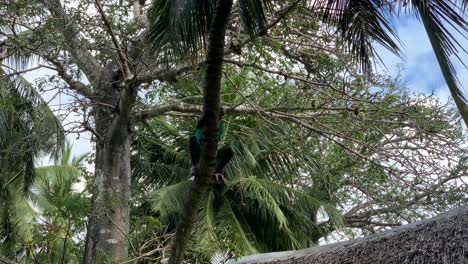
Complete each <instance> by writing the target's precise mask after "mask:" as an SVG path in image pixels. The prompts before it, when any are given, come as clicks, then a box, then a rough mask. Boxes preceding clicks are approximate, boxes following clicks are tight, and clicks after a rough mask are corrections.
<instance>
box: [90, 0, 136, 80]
mask: <svg viewBox="0 0 468 264" xmlns="http://www.w3.org/2000/svg"><path fill="white" fill-rule="evenodd" d="M95 3H96V6H97V8H98V10H99V13H100V14H101V18H102V21H103V22H104V26H105V27H106V29H107V32H108V33H109V35H110V36H111V39H112V43H113V44H114V46H115V48H116V50H117V55H118V57H119V61H120V68H121V69H122V72H123V74H124V82H126V81H128V80H131V79H133V74H132V73H131V71H130V68H129V67H128V60H127V56H126V55H125V54H124V52H123V50H122V48H121V47H120V44H119V40H118V39H117V37H116V36H115V34H114V31H113V30H112V25H111V24H110V22H109V20H108V19H107V17H106V14H104V10H103V8H102V5H101V2H99V0H95Z"/></svg>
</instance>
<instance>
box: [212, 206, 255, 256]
mask: <svg viewBox="0 0 468 264" xmlns="http://www.w3.org/2000/svg"><path fill="white" fill-rule="evenodd" d="M222 213H223V218H222V222H221V223H220V224H221V225H222V226H223V227H224V228H226V229H227V232H228V233H227V234H229V236H230V240H231V241H230V242H229V244H230V245H232V246H233V247H234V248H235V250H236V251H237V252H238V254H241V255H252V254H256V253H259V250H258V248H257V245H255V243H254V242H253V241H252V238H253V237H254V236H253V234H252V233H251V232H249V231H250V230H249V227H248V225H245V224H244V225H243V224H242V223H241V222H240V221H239V219H238V218H237V216H236V214H235V212H234V211H233V209H232V207H231V204H230V202H227V203H226V205H225V207H224V208H223V212H222Z"/></svg>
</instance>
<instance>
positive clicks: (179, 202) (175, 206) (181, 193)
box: [150, 181, 192, 221]
mask: <svg viewBox="0 0 468 264" xmlns="http://www.w3.org/2000/svg"><path fill="white" fill-rule="evenodd" d="M191 186H192V181H183V182H179V183H176V184H174V185H170V186H167V187H164V188H161V189H158V190H156V191H154V192H153V193H152V194H151V195H150V196H151V198H150V200H151V203H152V208H153V210H154V211H156V212H159V213H160V215H161V218H162V219H163V220H165V221H174V220H176V219H177V217H178V216H179V214H180V213H181V212H182V210H183V208H184V205H185V203H186V202H187V201H188V197H189V192H190V187H191Z"/></svg>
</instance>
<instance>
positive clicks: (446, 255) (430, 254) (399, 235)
mask: <svg viewBox="0 0 468 264" xmlns="http://www.w3.org/2000/svg"><path fill="white" fill-rule="evenodd" d="M467 227H468V205H465V206H463V207H460V208H457V209H453V210H451V211H449V212H447V213H445V214H442V215H439V216H437V217H434V218H431V219H427V220H423V221H418V222H415V223H412V224H409V225H405V226H401V227H397V228H394V229H391V230H388V231H384V232H381V233H377V234H374V235H370V236H367V237H363V238H358V239H353V240H349V241H345V242H341V243H335V244H330V245H325V246H320V247H315V248H310V249H305V250H297V251H286V252H276V253H266V254H258V255H252V256H247V257H243V258H241V259H239V260H237V261H235V260H230V261H228V262H227V264H260V263H263V264H267V263H268V264H293V263H294V264H302V263H304V264H305V263H307V264H319V263H320V264H335V263H336V264H338V263H339V264H375V263H382V264H405V263H407V264H410V263H411V264H430V263H447V264H466V263H468V228H467Z"/></svg>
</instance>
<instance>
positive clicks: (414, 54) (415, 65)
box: [378, 16, 468, 101]
mask: <svg viewBox="0 0 468 264" xmlns="http://www.w3.org/2000/svg"><path fill="white" fill-rule="evenodd" d="M396 32H397V34H398V36H399V37H400V40H401V42H402V44H403V47H402V53H403V60H402V59H400V58H398V57H397V56H395V55H393V54H392V53H390V52H389V51H387V50H385V49H383V48H380V49H379V50H378V52H379V54H380V55H381V57H382V60H383V61H384V63H385V66H386V68H387V69H388V72H390V74H392V75H394V76H395V75H396V74H397V70H396V67H395V65H397V64H402V65H403V67H404V68H405V70H404V72H403V73H402V74H403V76H402V78H403V81H404V83H405V84H406V86H407V87H408V88H410V90H411V91H413V92H423V93H427V94H430V93H431V92H434V94H435V95H436V96H438V97H439V98H440V99H441V100H443V101H446V100H448V99H449V98H451V97H450V92H449V90H448V87H447V85H446V84H445V80H444V77H443V76H442V73H441V71H440V67H439V64H438V62H437V59H436V57H435V55H434V52H433V51H432V47H431V44H430V42H429V39H428V37H427V35H426V32H425V30H424V27H423V25H422V23H421V22H420V21H418V20H417V19H416V18H415V17H412V16H405V17H401V18H400V19H399V21H398V23H397V25H396ZM466 37H468V36H465V38H466ZM458 39H459V40H463V39H462V38H458ZM460 43H461V44H462V45H463V46H464V47H468V40H467V39H464V40H463V41H460ZM461 55H462V56H460V57H461V59H462V60H463V61H464V62H465V63H468V55H467V54H461ZM452 62H453V63H454V65H455V68H456V70H457V76H458V78H459V80H460V83H461V87H464V89H463V91H464V92H465V94H467V95H468V70H467V69H465V68H464V66H463V65H462V63H461V62H459V61H457V60H456V59H453V60H452ZM379 68H380V69H381V70H382V69H383V67H379Z"/></svg>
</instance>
